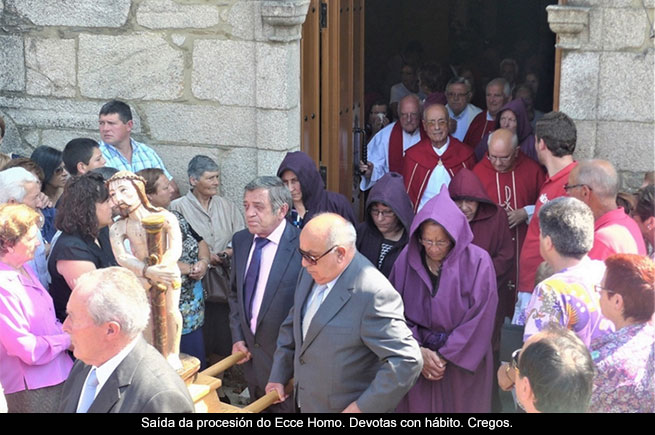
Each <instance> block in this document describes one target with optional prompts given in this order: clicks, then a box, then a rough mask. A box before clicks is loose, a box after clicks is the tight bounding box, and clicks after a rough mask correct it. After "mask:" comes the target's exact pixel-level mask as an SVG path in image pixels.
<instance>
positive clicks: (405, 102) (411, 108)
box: [398, 94, 421, 134]
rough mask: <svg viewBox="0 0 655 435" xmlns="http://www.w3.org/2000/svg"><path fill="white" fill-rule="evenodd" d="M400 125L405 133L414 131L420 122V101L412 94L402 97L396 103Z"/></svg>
mask: <svg viewBox="0 0 655 435" xmlns="http://www.w3.org/2000/svg"><path fill="white" fill-rule="evenodd" d="M398 117H399V118H400V126H401V127H402V128H403V130H405V131H406V132H407V133H410V134H411V133H414V132H415V131H416V129H417V128H418V126H419V124H420V122H421V102H420V101H419V99H418V97H417V96H416V95H414V94H409V95H407V96H405V97H403V98H402V99H401V100H400V102H399V103H398Z"/></svg>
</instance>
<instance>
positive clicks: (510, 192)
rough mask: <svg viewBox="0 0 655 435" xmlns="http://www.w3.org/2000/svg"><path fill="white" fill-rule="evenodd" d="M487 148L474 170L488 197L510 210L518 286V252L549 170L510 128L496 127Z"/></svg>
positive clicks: (514, 275) (513, 275)
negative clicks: (525, 150)
mask: <svg viewBox="0 0 655 435" xmlns="http://www.w3.org/2000/svg"><path fill="white" fill-rule="evenodd" d="M488 149H489V151H488V152H487V153H485V157H484V158H483V159H482V160H480V162H479V163H478V164H477V165H475V167H474V168H473V172H474V173H475V175H477V176H478V178H479V179H480V181H482V185H483V186H484V189H485V191H486V192H487V195H489V198H491V200H492V201H494V202H495V203H496V204H498V205H500V206H501V207H503V209H505V211H506V212H507V217H508V221H509V226H510V228H511V233H512V243H513V245H514V252H515V253H516V255H515V256H514V261H513V267H512V269H513V272H512V275H511V284H510V285H511V286H512V287H514V288H516V284H517V283H518V274H519V253H520V252H521V248H522V247H523V240H525V235H526V233H527V232H528V222H529V217H531V216H532V214H533V211H534V205H535V203H536V202H537V198H538V197H539V189H541V186H542V185H543V184H544V181H545V179H546V173H545V171H544V169H543V167H542V166H541V165H539V164H538V163H537V162H535V161H534V160H532V159H530V158H528V156H526V155H525V154H523V152H522V151H521V150H520V149H519V148H518V138H517V137H516V135H515V134H514V133H512V132H511V131H510V130H507V129H504V128H500V129H498V130H496V131H494V132H493V133H492V135H491V136H490V137H489V148H488Z"/></svg>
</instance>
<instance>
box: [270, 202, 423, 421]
mask: <svg viewBox="0 0 655 435" xmlns="http://www.w3.org/2000/svg"><path fill="white" fill-rule="evenodd" d="M355 239H356V233H355V228H354V227H353V226H352V224H351V223H349V222H347V221H346V220H345V219H343V218H342V217H341V216H339V215H335V214H332V213H325V214H321V215H318V216H316V217H314V218H313V219H312V220H311V221H309V223H308V224H307V225H306V226H305V228H304V229H303V231H302V232H301V234H300V248H299V250H300V254H301V255H302V257H303V259H302V265H303V267H304V270H303V271H302V272H301V274H300V278H299V279H298V286H297V287H296V293H295V298H294V307H293V308H292V310H291V311H290V312H289V316H288V317H287V318H286V320H285V321H284V323H283V324H282V327H281V328H280V335H279V337H278V347H277V350H276V351H275V356H274V361H273V367H272V369H271V376H270V378H269V384H268V385H267V386H266V390H267V391H271V390H275V391H277V393H278V394H279V395H280V397H281V398H282V399H283V400H284V399H286V395H285V393H284V390H283V385H284V384H286V383H287V382H288V381H289V380H290V379H291V377H292V376H293V378H294V389H295V397H296V401H297V404H298V407H299V408H300V411H301V412H341V411H343V412H387V411H392V410H393V409H394V408H395V406H396V405H397V404H398V402H399V401H400V399H401V398H402V397H403V396H404V395H405V393H407V391H408V390H409V389H410V388H411V387H412V385H414V382H416V379H417V377H418V375H419V373H420V371H421V368H422V366H423V359H422V357H421V352H420V350H419V347H418V344H417V343H416V341H415V340H414V338H413V337H412V333H411V332H410V330H409V328H408V327H407V325H406V324H405V318H404V316H403V303H402V300H401V298H400V295H399V294H398V292H397V291H396V290H395V289H394V288H393V287H392V286H391V284H390V283H389V281H388V280H387V279H386V278H385V277H384V275H382V273H381V272H380V271H378V270H377V269H376V268H375V266H373V265H372V264H371V263H370V262H369V261H368V260H367V259H366V258H365V257H364V256H363V255H361V254H360V253H358V252H357V250H356V248H355Z"/></svg>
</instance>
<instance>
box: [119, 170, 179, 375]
mask: <svg viewBox="0 0 655 435" xmlns="http://www.w3.org/2000/svg"><path fill="white" fill-rule="evenodd" d="M107 187H108V189H109V195H110V198H111V199H112V201H113V202H114V204H115V206H116V207H117V208H118V210H119V212H120V215H121V218H120V219H119V220H117V221H116V222H115V223H114V224H113V225H112V226H111V228H110V239H111V246H112V250H113V251H114V256H115V257H116V261H117V262H118V264H120V265H121V266H123V267H126V268H128V269H130V270H131V271H132V272H134V273H135V274H136V275H137V276H139V277H140V279H141V281H142V283H143V286H144V288H145V289H146V290H147V291H148V290H149V291H150V303H151V307H152V311H151V316H150V322H149V327H148V328H147V330H146V331H145V332H144V334H145V336H146V340H147V341H148V342H149V343H151V344H152V345H153V346H154V347H155V348H157V350H159V351H160V352H161V353H162V355H164V357H166V359H167V360H168V362H169V363H170V364H171V366H173V368H175V369H179V368H181V367H182V364H181V362H180V357H179V354H180V338H181V336H182V315H181V314H180V309H179V303H180V283H181V277H180V269H179V268H178V266H177V261H178V259H179V258H180V255H181V254H182V234H181V233H180V226H179V223H178V221H177V218H176V217H175V216H174V215H173V214H172V213H170V212H169V211H167V210H165V209H162V208H159V207H155V206H153V205H152V204H150V201H149V200H148V197H147V196H146V193H145V180H144V179H143V178H142V177H140V176H138V175H136V174H133V173H132V172H129V171H119V172H117V173H116V174H114V175H113V176H112V177H111V178H110V179H109V180H108V181H107ZM126 245H127V246H126Z"/></svg>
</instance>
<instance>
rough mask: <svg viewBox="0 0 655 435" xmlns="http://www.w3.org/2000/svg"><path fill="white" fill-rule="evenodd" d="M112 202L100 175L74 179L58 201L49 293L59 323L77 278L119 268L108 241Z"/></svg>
mask: <svg viewBox="0 0 655 435" xmlns="http://www.w3.org/2000/svg"><path fill="white" fill-rule="evenodd" d="M112 205H113V204H112V201H111V199H110V198H109V191H108V190H107V186H105V182H104V179H103V178H102V176H101V175H99V174H95V173H88V174H84V175H82V176H79V177H71V178H70V179H69V181H68V182H67V183H66V188H65V189H64V193H63V194H62V196H61V198H60V199H59V204H58V206H57V216H56V217H55V225H56V227H57V229H59V230H61V231H62V233H61V235H60V236H59V238H58V239H57V242H56V243H55V244H54V246H53V247H52V250H51V252H50V256H49V257H48V271H49V272H50V276H51V277H52V282H51V283H50V294H51V295H52V298H53V299H54V302H55V312H56V313H57V318H58V319H59V320H60V321H62V322H63V321H64V320H65V319H66V304H67V303H68V298H69V297H70V294H71V290H72V289H73V288H74V287H75V283H76V281H77V278H79V277H80V275H82V274H83V273H85V272H88V271H89V270H94V269H100V268H102V267H109V266H116V265H117V263H116V259H115V258H114V253H113V251H112V249H111V243H110V241H109V229H108V226H109V225H111V224H112V222H113V221H112Z"/></svg>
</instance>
